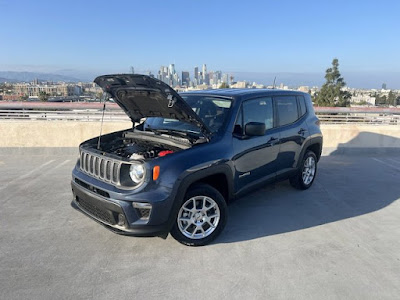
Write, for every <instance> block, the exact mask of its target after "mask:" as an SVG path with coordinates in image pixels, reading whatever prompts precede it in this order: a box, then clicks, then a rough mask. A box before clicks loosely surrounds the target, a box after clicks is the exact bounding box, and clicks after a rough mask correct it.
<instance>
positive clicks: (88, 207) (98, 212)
mask: <svg viewBox="0 0 400 300" xmlns="http://www.w3.org/2000/svg"><path fill="white" fill-rule="evenodd" d="M76 200H77V202H78V205H79V206H80V207H82V208H83V210H85V211H86V212H88V213H89V214H91V215H92V216H94V217H96V218H97V219H99V220H101V221H103V222H105V223H107V224H109V225H115V224H116V223H117V222H116V221H115V218H114V216H113V214H112V212H111V211H109V210H106V209H104V208H101V207H98V206H96V205H93V204H92V203H90V202H89V201H87V200H85V199H84V198H79V197H77V199H76Z"/></svg>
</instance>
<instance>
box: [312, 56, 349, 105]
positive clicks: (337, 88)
mask: <svg viewBox="0 0 400 300" xmlns="http://www.w3.org/2000/svg"><path fill="white" fill-rule="evenodd" d="M325 79H326V82H325V83H324V85H323V86H322V88H321V90H320V91H319V92H318V93H316V94H315V96H314V102H315V103H316V104H317V105H319V106H349V105H350V99H351V94H350V93H349V92H347V91H343V88H344V87H345V86H346V83H345V82H344V79H343V77H342V76H341V75H340V72H339V60H338V59H337V58H335V59H333V61H332V68H329V69H327V70H326V74H325Z"/></svg>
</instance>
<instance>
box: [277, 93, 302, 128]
mask: <svg viewBox="0 0 400 300" xmlns="http://www.w3.org/2000/svg"><path fill="white" fill-rule="evenodd" d="M274 99H275V105H276V111H277V114H278V126H284V125H287V124H291V123H293V122H295V121H296V120H297V119H298V118H299V113H298V109H297V100H296V97H295V96H279V97H275V98H274Z"/></svg>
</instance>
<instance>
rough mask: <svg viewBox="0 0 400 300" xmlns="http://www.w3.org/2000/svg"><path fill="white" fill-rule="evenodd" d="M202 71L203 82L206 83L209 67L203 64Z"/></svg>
mask: <svg viewBox="0 0 400 300" xmlns="http://www.w3.org/2000/svg"><path fill="white" fill-rule="evenodd" d="M202 71H203V82H205V81H206V74H207V65H206V64H203V68H202Z"/></svg>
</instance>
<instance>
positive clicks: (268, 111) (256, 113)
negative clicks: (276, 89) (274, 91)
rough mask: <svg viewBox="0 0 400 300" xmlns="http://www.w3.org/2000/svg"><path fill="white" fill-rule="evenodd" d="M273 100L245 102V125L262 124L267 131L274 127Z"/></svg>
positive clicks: (263, 99) (264, 99) (261, 99)
mask: <svg viewBox="0 0 400 300" xmlns="http://www.w3.org/2000/svg"><path fill="white" fill-rule="evenodd" d="M273 116H274V110H273V106H272V98H271V97H266V98H257V99H252V100H248V101H245V102H243V124H244V125H245V124H247V123H249V122H260V123H264V124H265V129H266V130H267V129H270V128H272V127H274V119H273Z"/></svg>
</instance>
